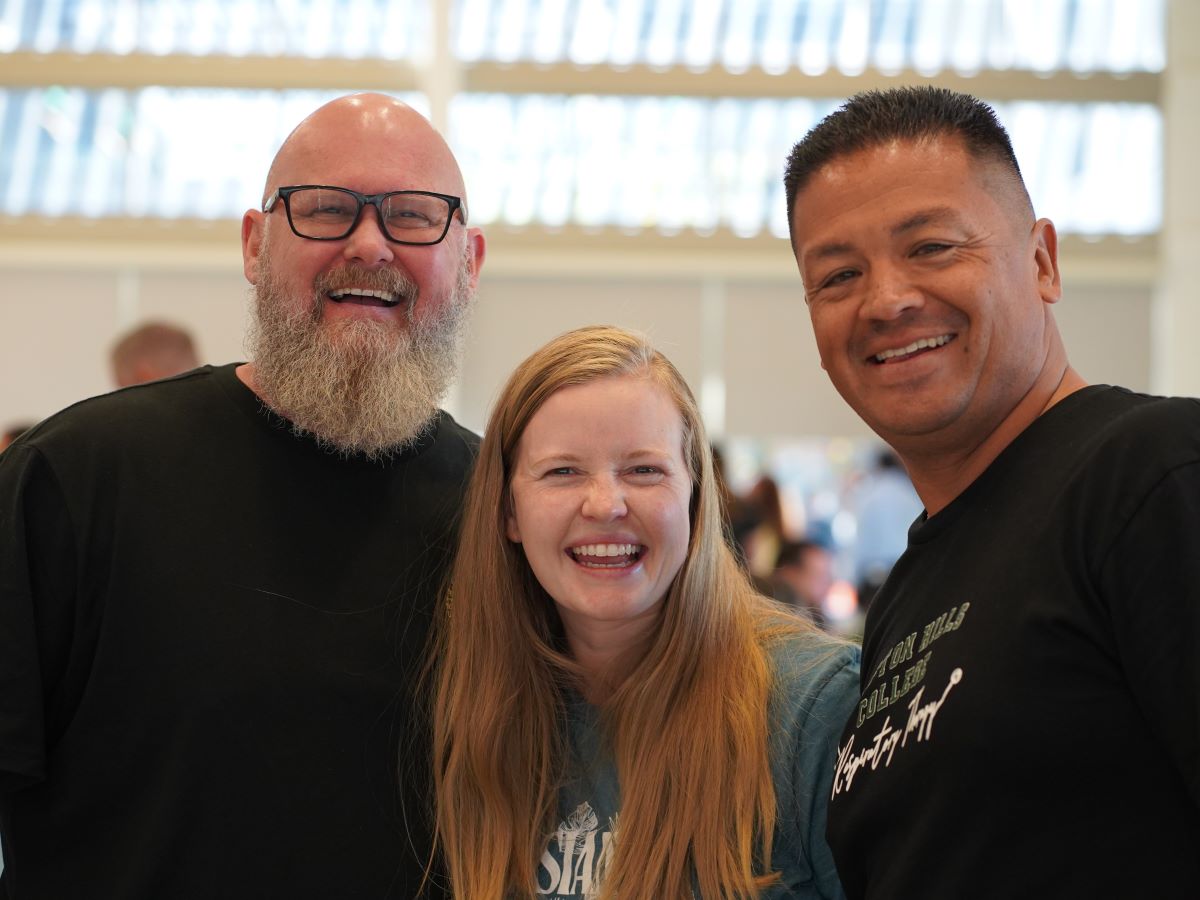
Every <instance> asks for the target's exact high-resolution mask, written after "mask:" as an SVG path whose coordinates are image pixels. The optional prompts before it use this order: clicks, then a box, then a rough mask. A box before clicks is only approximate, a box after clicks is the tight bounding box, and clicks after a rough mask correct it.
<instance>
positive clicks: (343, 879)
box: [0, 94, 484, 900]
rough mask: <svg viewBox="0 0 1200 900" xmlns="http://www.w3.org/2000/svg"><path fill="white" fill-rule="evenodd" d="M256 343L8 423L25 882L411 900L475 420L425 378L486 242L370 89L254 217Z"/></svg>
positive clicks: (8, 665)
mask: <svg viewBox="0 0 1200 900" xmlns="http://www.w3.org/2000/svg"><path fill="white" fill-rule="evenodd" d="M242 254H243V265H244V271H245V275H246V278H247V279H248V280H249V281H250V282H251V283H252V284H253V286H254V287H253V292H252V293H253V299H252V316H251V328H250V335H249V339H248V347H249V349H250V355H251V361H250V362H246V363H242V364H237V363H231V364H229V365H224V366H219V367H214V366H204V367H201V368H199V369H194V370H192V371H191V372H190V373H188V374H186V375H183V376H179V377H175V378H169V379H167V380H164V381H157V382H153V383H151V384H143V385H137V386H134V387H130V388H127V389H125V390H121V391H116V392H114V393H110V394H107V395H104V396H102V397H97V398H93V399H91V400H85V401H83V402H82V403H77V404H75V405H73V406H71V407H70V408H68V409H67V410H65V411H63V412H61V413H59V414H57V415H55V416H52V417H51V418H49V419H47V420H46V421H44V422H42V423H40V424H39V425H37V426H35V427H34V428H33V429H32V430H31V431H30V432H29V433H28V434H26V435H25V436H24V437H23V438H22V439H21V440H20V441H18V442H17V444H16V445H15V446H14V447H11V448H9V449H8V450H6V451H5V452H4V453H3V454H0V839H2V841H3V853H4V857H5V863H6V867H5V869H4V872H3V875H2V876H0V896H3V897H5V898H8V900H63V898H74V897H79V898H84V897H96V898H100V897H105V898H110V897H111V898H116V897H120V898H123V900H165V898H170V900H193V898H195V900H202V898H203V900H211V898H215V897H236V898H250V897H261V898H265V897H287V898H302V900H309V898H311V900H331V898H350V897H363V898H366V897H369V898H372V900H385V898H396V900H410V898H413V897H415V896H417V894H418V892H419V890H420V885H421V884H422V883H423V882H424V877H425V871H426V866H427V864H428V861H429V853H430V848H431V832H430V820H429V818H428V813H429V806H430V804H431V797H430V778H429V766H428V740H427V728H426V720H425V719H424V718H423V716H422V714H421V712H420V710H422V709H423V708H424V704H423V703H422V702H421V698H420V696H419V693H418V690H417V678H418V675H419V670H420V667H421V664H422V660H423V658H424V652H425V647H426V634H427V628H428V625H429V622H430V619H431V618H432V615H433V606H434V603H435V601H436V591H437V588H438V585H439V584H440V583H441V580H442V576H443V573H444V569H445V565H446V563H447V560H448V558H449V554H450V552H451V550H452V544H453V533H454V526H455V522H456V520H457V516H458V511H459V504H460V500H461V495H462V491H463V489H464V487H465V482H466V479H467V475H468V472H469V469H470V466H471V464H472V462H473V458H474V454H475V450H476V447H477V443H478V439H477V438H476V437H475V435H473V434H471V433H470V432H468V431H466V430H465V429H463V428H462V427H460V426H459V425H458V424H457V423H455V422H454V420H453V419H452V418H451V417H450V416H449V415H447V414H446V413H445V412H442V411H441V410H439V409H438V405H437V404H438V401H439V399H440V398H441V397H442V396H443V395H444V393H445V391H446V389H447V388H448V386H449V385H450V383H451V382H452V380H453V378H454V377H455V375H456V373H457V370H458V360H459V348H460V344H461V338H462V334H463V329H464V327H465V323H466V321H467V316H468V313H469V310H470V308H471V303H472V298H473V295H474V293H475V288H476V284H477V280H478V276H479V271H480V267H481V265H482V263H483V258H484V240H483V236H482V234H481V233H480V231H479V229H477V228H473V227H470V226H469V225H468V224H467V203H466V192H465V188H464V185H463V180H462V175H461V173H460V171H459V167H458V164H457V162H456V161H455V159H454V156H453V154H452V153H451V152H450V149H449V148H448V147H447V146H446V143H445V142H444V141H443V139H442V138H441V136H440V135H439V134H438V133H437V132H436V131H435V130H434V129H433V127H432V126H431V125H430V124H429V122H428V121H426V120H425V119H424V118H423V117H422V116H421V115H419V114H418V113H417V112H415V111H414V110H413V109H411V108H410V107H408V106H406V105H405V104H403V103H401V102H400V101H398V100H396V99H394V98H392V97H388V96H385V95H382V94H357V95H353V96H349V97H342V98H339V99H337V100H334V101H332V102H330V103H328V104H326V105H324V106H322V107H321V108H319V109H318V110H316V111H315V112H314V113H313V114H312V115H310V116H309V117H308V118H306V119H305V120H304V121H303V122H301V123H300V124H299V125H298V126H297V127H296V128H295V130H294V131H292V133H291V134H290V136H289V137H288V138H287V139H286V140H285V141H284V143H283V146H282V147H281V148H280V149H279V152H278V154H277V155H276V157H275V159H274V161H273V163H272V165H271V168H270V171H269V173H268V174H267V178H266V184H265V188H264V192H263V196H262V203H261V206H258V207H256V208H254V209H251V210H249V211H247V212H246V214H245V216H244V217H243V220H242Z"/></svg>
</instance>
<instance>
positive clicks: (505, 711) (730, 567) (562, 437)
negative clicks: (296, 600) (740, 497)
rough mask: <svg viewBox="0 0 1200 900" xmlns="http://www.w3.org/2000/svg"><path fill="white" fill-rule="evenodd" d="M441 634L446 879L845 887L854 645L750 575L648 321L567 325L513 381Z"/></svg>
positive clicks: (687, 893)
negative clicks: (842, 865) (834, 816)
mask: <svg viewBox="0 0 1200 900" xmlns="http://www.w3.org/2000/svg"><path fill="white" fill-rule="evenodd" d="M435 652H436V656H435V657H434V658H435V659H436V661H437V662H436V670H435V678H436V693H435V697H434V709H433V718H434V742H435V756H434V772H435V782H436V789H437V804H438V806H437V823H438V838H439V842H440V849H441V853H442V856H443V861H444V865H445V869H446V871H447V873H448V875H449V878H450V888H451V891H452V894H453V896H454V897H455V898H457V900H507V898H513V897H519V898H534V897H550V898H587V897H595V898H601V900H607V898H612V900H676V898H689V897H693V896H695V897H703V898H751V897H755V898H758V897H764V898H765V897H771V898H776V897H802V898H816V897H822V898H823V897H840V896H842V894H841V888H840V885H839V884H838V880H837V875H836V873H835V871H834V868H833V861H832V857H831V856H830V853H829V849H828V847H827V846H826V845H825V839H824V829H825V808H826V804H827V802H828V799H829V791H830V785H831V781H832V770H833V765H834V757H835V754H836V746H837V740H838V736H839V734H840V732H841V729H842V726H843V724H844V723H845V721H846V719H847V718H848V716H849V714H850V710H851V708H852V706H853V705H854V703H855V702H856V701H857V699H858V668H857V660H858V654H857V650H856V649H855V648H852V647H850V646H848V645H846V644H844V643H842V642H839V641H836V640H834V639H832V638H830V637H828V636H825V635H824V634H822V633H821V632H820V631H819V630H818V629H816V628H815V627H814V626H813V625H812V624H811V623H810V622H808V621H807V620H805V619H803V618H801V617H799V616H797V615H795V614H793V613H790V612H789V611H787V610H785V609H783V608H781V607H780V606H778V605H776V604H774V603H773V602H772V601H770V600H768V599H766V598H764V597H762V596H760V595H758V594H757V593H756V592H755V591H754V589H753V587H752V586H751V584H750V583H749V581H748V580H747V577H746V575H745V573H744V571H743V570H742V569H740V568H739V566H738V563H737V562H736V560H735V558H734V556H733V554H732V552H731V551H730V549H729V547H728V545H727V544H726V542H725V538H724V532H723V529H722V521H721V512H720V501H719V497H718V491H717V484H716V481H715V478H714V473H713V464H712V454H711V451H710V448H709V444H708V441H707V439H706V437H705V434H704V428H703V425H702V423H701V420H700V414H699V410H698V408H697V405H696V401H695V399H694V398H693V396H692V393H691V391H690V390H689V389H688V386H687V384H686V382H685V381H684V379H683V378H682V376H681V375H680V374H679V372H678V371H677V370H676V369H675V367H674V366H673V365H672V364H671V363H670V362H669V361H668V360H667V359H666V358H665V357H664V356H662V354H660V353H658V352H657V351H655V350H654V349H653V348H652V347H651V346H650V345H649V344H648V343H646V341H645V340H644V339H642V338H641V337H639V336H637V335H634V334H632V333H630V332H627V331H623V330H620V329H616V328H610V327H591V328H583V329H579V330H577V331H572V332H569V333H567V334H565V335H562V336H561V337H559V338H557V339H555V340H553V341H551V342H550V343H549V344H547V345H546V346H545V347H543V348H542V349H540V350H538V351H537V352H536V353H534V354H533V355H532V356H531V357H530V358H529V359H527V360H526V361H525V362H524V363H522V364H521V365H520V366H519V367H518V368H517V370H516V372H515V373H514V374H513V375H512V377H511V378H510V379H509V381H508V384H507V385H506V387H505V388H504V390H503V392H502V393H501V395H500V397H499V399H498V401H497V403H496V407H495V409H494V411H493V414H492V418H491V421H490V423H489V425H488V427H487V429H486V434H485V437H484V439H483V444H482V447H481V449H480V456H479V459H478V462H477V464H476V468H475V471H474V475H473V478H472V481H471V486H470V490H469V492H468V496H467V501H466V506H465V510H464V518H463V523H462V530H461V536H460V544H459V549H458V554H457V557H456V561H455V563H454V567H453V570H452V573H451V580H450V589H449V591H448V594H447V606H446V610H445V614H444V616H443V617H442V623H441V629H440V632H439V634H438V637H437V647H436V648H435Z"/></svg>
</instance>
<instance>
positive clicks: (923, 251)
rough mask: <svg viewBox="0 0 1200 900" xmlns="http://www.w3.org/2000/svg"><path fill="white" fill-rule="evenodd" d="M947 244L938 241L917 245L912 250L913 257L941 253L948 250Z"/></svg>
mask: <svg viewBox="0 0 1200 900" xmlns="http://www.w3.org/2000/svg"><path fill="white" fill-rule="evenodd" d="M949 249H950V245H949V244H943V243H940V242H938V241H926V242H925V243H923V244H918V245H917V247H916V249H914V250H913V256H932V255H933V254H935V253H941V252H943V251H945V250H949Z"/></svg>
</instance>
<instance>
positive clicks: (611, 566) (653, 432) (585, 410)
mask: <svg viewBox="0 0 1200 900" xmlns="http://www.w3.org/2000/svg"><path fill="white" fill-rule="evenodd" d="M683 432H684V426H683V419H682V417H681V416H680V413H679V410H678V409H677V408H676V406H675V403H674V401H673V400H672V399H671V396H670V394H669V393H668V392H667V391H666V389H664V388H663V387H662V385H660V384H659V383H658V382H657V381H655V380H653V379H652V378H649V377H647V376H644V375H640V374H639V375H614V376H608V377H604V378H599V379H596V380H594V381H589V382H587V383H585V384H580V385H571V386H569V387H565V388H562V389H560V390H558V391H556V392H555V393H554V394H552V395H551V396H550V398H549V399H548V400H546V402H545V403H543V404H542V406H541V408H540V409H538V411H537V412H536V413H534V415H533V417H532V418H531V419H530V420H529V424H528V426H527V427H526V428H525V432H524V434H522V436H521V439H520V441H519V443H518V445H517V453H516V458H515V460H514V464H513V471H512V476H511V480H510V485H509V490H510V498H511V501H510V502H511V507H510V513H509V516H508V525H507V534H508V537H509V539H510V540H512V541H515V542H518V543H520V544H521V545H522V547H523V549H524V552H525V558H526V559H527V560H528V561H529V565H530V568H532V569H533V573H534V575H535V576H536V577H537V579H538V581H539V582H540V583H541V585H542V587H543V588H545V590H546V592H547V593H548V594H549V595H550V596H551V598H553V600H554V602H555V604H556V605H557V607H558V611H559V615H560V616H561V618H562V621H563V625H564V628H565V629H566V633H567V638H568V640H569V641H570V642H571V643H572V644H575V643H576V642H577V641H578V640H581V639H582V640H586V641H588V642H589V643H593V642H595V640H596V639H600V640H601V641H602V642H603V643H604V644H606V645H608V646H609V647H610V649H616V648H615V647H614V646H613V645H614V643H615V644H616V645H622V644H623V645H626V646H631V645H633V644H634V643H636V642H638V641H640V640H642V639H643V638H644V637H645V636H646V635H647V634H649V633H650V631H651V630H652V629H653V627H654V625H655V623H656V622H657V620H658V612H659V608H660V605H661V603H662V600H663V598H664V597H665V596H666V595H667V592H668V591H669V590H670V587H671V583H672V581H674V579H675V576H676V575H677V574H678V572H679V570H680V568H681V567H682V565H683V561H684V558H685V557H686V556H687V550H688V542H689V539H690V536H691V525H690V521H689V507H690V502H691V495H692V480H691V474H690V472H689V470H688V466H687V463H686V461H685V460H684V457H683V437H684V434H683Z"/></svg>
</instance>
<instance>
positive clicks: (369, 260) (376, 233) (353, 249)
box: [342, 204, 396, 266]
mask: <svg viewBox="0 0 1200 900" xmlns="http://www.w3.org/2000/svg"><path fill="white" fill-rule="evenodd" d="M345 241H346V246H345V249H344V250H343V251H342V255H343V256H345V258H346V259H347V260H352V261H354V262H357V263H359V264H361V265H364V266H379V265H384V264H386V263H389V262H391V261H392V260H393V259H395V257H396V253H395V249H394V248H395V245H394V244H393V243H392V242H391V241H389V240H388V239H387V235H386V234H384V233H383V225H382V223H381V222H380V219H379V210H378V209H377V208H376V207H375V206H373V205H371V204H367V205H366V206H364V207H363V211H362V215H361V216H359V218H358V224H356V225H355V226H354V230H353V231H351V232H350V234H349V235H347V237H346V238H345Z"/></svg>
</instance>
